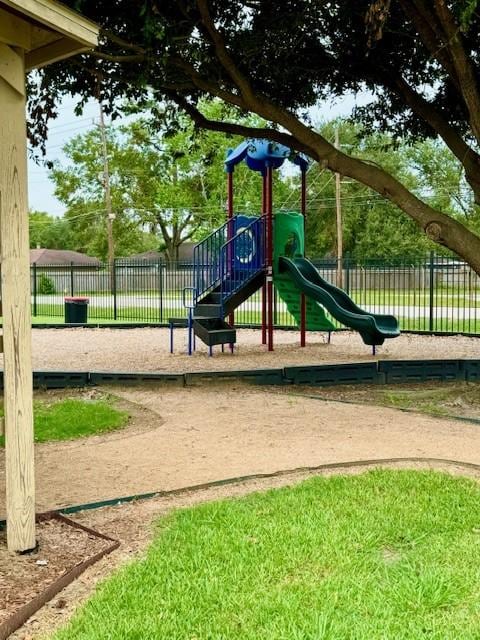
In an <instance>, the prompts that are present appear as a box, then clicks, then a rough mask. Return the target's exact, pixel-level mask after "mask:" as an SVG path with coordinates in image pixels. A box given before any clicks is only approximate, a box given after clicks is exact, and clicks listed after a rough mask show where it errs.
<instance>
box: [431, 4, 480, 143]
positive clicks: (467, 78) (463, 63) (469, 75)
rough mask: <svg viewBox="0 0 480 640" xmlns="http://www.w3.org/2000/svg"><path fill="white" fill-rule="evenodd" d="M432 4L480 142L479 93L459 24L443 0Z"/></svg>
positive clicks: (471, 122) (474, 131) (473, 129)
mask: <svg viewBox="0 0 480 640" xmlns="http://www.w3.org/2000/svg"><path fill="white" fill-rule="evenodd" d="M434 6H435V8H436V11H437V15H438V17H439V20H440V22H441V24H442V26H443V29H444V31H445V34H446V36H447V38H448V48H449V51H450V54H451V57H452V61H453V65H454V68H455V71H456V75H457V77H458V80H459V83H460V89H461V92H462V95H463V99H464V101H465V104H466V106H467V109H468V113H469V115H470V124H471V127H472V131H473V133H474V135H475V137H476V139H477V142H480V93H479V90H478V84H477V79H476V76H475V71H474V69H473V65H472V63H471V60H470V59H469V57H468V55H467V53H466V51H465V47H464V44H463V38H462V34H461V32H460V26H459V25H458V24H457V23H456V21H455V18H454V17H453V15H452V13H451V11H450V9H449V8H448V6H447V4H446V2H445V0H434Z"/></svg>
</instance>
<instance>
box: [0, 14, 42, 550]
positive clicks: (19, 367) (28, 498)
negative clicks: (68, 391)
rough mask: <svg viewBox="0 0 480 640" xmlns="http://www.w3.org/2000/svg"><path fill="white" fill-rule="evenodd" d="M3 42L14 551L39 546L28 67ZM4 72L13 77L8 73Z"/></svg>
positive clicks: (0, 231) (1, 173)
mask: <svg viewBox="0 0 480 640" xmlns="http://www.w3.org/2000/svg"><path fill="white" fill-rule="evenodd" d="M25 28H26V29H27V25H26V26H25ZM0 46H1V47H2V49H3V51H2V59H3V61H4V62H5V63H6V62H7V60H6V58H7V57H8V64H6V66H5V67H4V68H3V69H2V68H0V104H1V105H2V117H1V119H0V140H1V141H2V153H1V156H0V254H1V263H2V270H1V271H2V274H1V290H2V305H3V345H4V407H5V462H6V489H7V497H6V506H7V545H8V549H9V550H10V551H14V552H15V551H16V552H24V551H29V550H31V549H34V548H35V546H36V539H35V476H34V449H33V412H32V362H31V312H30V264H29V263H30V260H29V248H28V245H29V243H28V206H27V147H26V130H25V79H24V78H25V70H24V59H23V54H22V53H20V52H19V50H15V49H13V48H11V47H7V46H6V45H0ZM4 70H5V71H8V75H5V76H4V75H3V72H4ZM7 78H8V79H7Z"/></svg>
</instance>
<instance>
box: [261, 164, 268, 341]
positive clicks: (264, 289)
mask: <svg viewBox="0 0 480 640" xmlns="http://www.w3.org/2000/svg"><path fill="white" fill-rule="evenodd" d="M266 213H267V176H266V174H262V216H265V215H266ZM264 233H265V234H267V233H268V230H267V226H266V225H265V227H264ZM266 248H267V247H266V242H265V246H264V248H263V256H264V261H265V264H266V263H267V262H268V260H267V253H266ZM262 344H267V286H266V281H265V283H264V284H263V286H262Z"/></svg>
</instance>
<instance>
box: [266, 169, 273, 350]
mask: <svg viewBox="0 0 480 640" xmlns="http://www.w3.org/2000/svg"><path fill="white" fill-rule="evenodd" d="M272 197H273V169H272V167H267V221H266V222H267V336H268V338H267V344H268V350H269V351H273V206H272Z"/></svg>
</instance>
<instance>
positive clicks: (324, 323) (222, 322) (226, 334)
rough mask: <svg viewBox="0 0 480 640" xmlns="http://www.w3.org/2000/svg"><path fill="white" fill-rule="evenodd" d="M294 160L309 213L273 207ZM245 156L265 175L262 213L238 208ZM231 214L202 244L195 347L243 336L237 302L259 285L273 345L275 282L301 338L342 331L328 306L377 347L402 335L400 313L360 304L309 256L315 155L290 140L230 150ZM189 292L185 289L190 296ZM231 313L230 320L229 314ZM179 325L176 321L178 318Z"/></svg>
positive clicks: (267, 340) (192, 318) (265, 333)
mask: <svg viewBox="0 0 480 640" xmlns="http://www.w3.org/2000/svg"><path fill="white" fill-rule="evenodd" d="M286 159H288V160H290V161H291V162H293V163H294V164H296V165H297V166H299V168H300V171H301V212H300V213H299V212H277V213H276V214H275V215H274V214H273V202H272V200H273V198H272V191H273V190H272V186H273V171H274V169H278V168H279V167H280V166H281V165H282V164H283V163H284V161H285V160H286ZM243 161H245V162H246V164H247V166H248V167H249V169H251V170H253V171H258V172H259V173H260V174H261V176H262V212H261V215H259V216H246V215H242V214H236V215H235V214H234V196H233V174H234V169H235V166H236V165H237V164H239V163H240V162H243ZM225 167H226V172H227V179H228V183H227V185H228V201H227V202H228V219H227V221H226V222H225V224H223V225H222V226H221V227H219V228H218V229H216V230H215V231H213V232H212V233H211V234H210V235H209V236H207V238H205V239H204V240H203V241H202V242H200V243H199V244H197V245H196V246H195V249H194V257H193V262H194V274H193V277H194V282H193V285H192V287H189V288H188V291H189V292H190V294H191V298H192V299H191V302H189V303H185V306H187V308H188V313H189V318H188V321H187V326H188V331H189V353H192V350H194V348H195V336H196V337H198V338H199V339H200V340H202V341H203V342H204V343H205V344H206V345H207V346H208V347H209V350H210V354H212V348H213V346H215V345H222V348H223V345H225V344H229V345H230V348H231V350H232V351H233V345H234V344H235V342H236V330H235V316H234V313H235V309H236V308H237V307H238V306H239V305H241V304H242V303H243V302H244V301H245V300H247V299H248V298H249V297H250V296H251V295H253V294H254V293H255V292H257V291H258V290H259V289H261V291H262V312H261V313H262V343H263V344H267V345H268V350H269V351H273V324H274V318H273V287H274V286H275V288H276V289H277V291H278V293H279V295H280V297H281V298H282V299H283V300H284V302H285V304H286V305H287V308H288V311H289V312H290V313H291V314H292V315H293V317H294V318H295V319H296V321H297V324H298V326H299V327H300V345H301V346H302V347H303V346H305V343H306V340H305V336H306V331H307V330H309V331H327V332H328V333H329V337H330V332H331V331H333V330H335V326H334V325H333V323H332V322H331V320H330V319H329V317H328V316H327V314H326V312H328V313H329V314H330V316H331V317H333V318H335V319H336V320H337V321H339V322H341V323H342V324H344V325H345V326H347V327H349V328H350V329H353V330H355V331H358V333H359V334H360V335H361V337H362V340H363V342H364V343H365V344H367V345H370V346H371V347H372V350H373V353H374V354H375V348H376V346H378V345H381V344H383V342H384V341H385V339H387V338H395V337H397V336H398V335H400V330H399V327H398V322H397V320H396V318H395V317H394V316H392V315H383V314H373V313H369V312H367V311H364V310H363V309H361V308H360V307H358V306H357V305H356V304H355V303H354V301H353V300H352V299H351V298H350V297H349V296H348V295H347V294H346V293H345V292H344V291H343V290H342V289H339V288H338V287H336V286H334V285H332V284H330V283H328V282H327V281H326V280H324V279H323V278H322V277H321V276H320V274H319V273H318V271H317V269H316V268H315V266H314V265H313V264H312V263H311V262H310V261H309V260H307V259H306V258H305V214H306V172H307V168H308V160H307V159H306V157H305V156H303V155H302V154H295V153H293V152H292V151H291V150H290V149H289V148H288V147H285V146H283V145H280V144H276V143H273V142H269V141H267V140H246V141H245V142H243V143H242V144H240V145H239V146H238V147H237V148H236V149H234V150H232V151H230V152H229V154H228V156H227V159H226V161H225ZM185 293H187V290H185V291H184V299H185ZM226 318H228V321H226ZM171 329H172V330H173V324H172V323H171Z"/></svg>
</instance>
